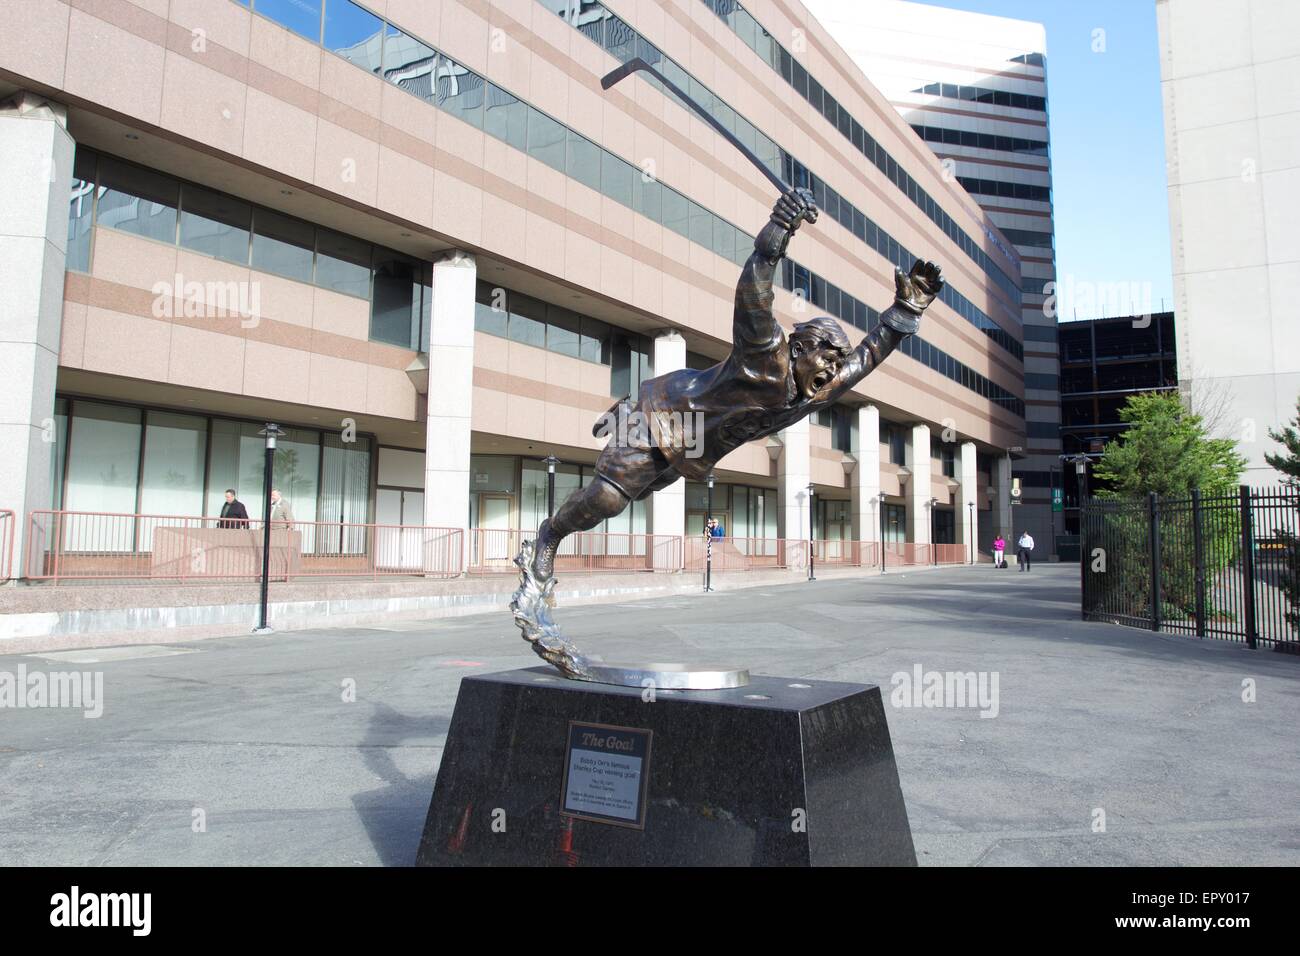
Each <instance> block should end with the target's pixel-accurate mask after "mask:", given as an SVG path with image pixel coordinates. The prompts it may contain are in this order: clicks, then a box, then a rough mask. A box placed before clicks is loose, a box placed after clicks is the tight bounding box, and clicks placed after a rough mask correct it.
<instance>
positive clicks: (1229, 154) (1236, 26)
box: [1156, 0, 1300, 485]
mask: <svg viewBox="0 0 1300 956" xmlns="http://www.w3.org/2000/svg"><path fill="white" fill-rule="evenodd" d="M1156 20H1157V24H1158V26H1159V32H1160V77H1161V86H1162V88H1163V93H1164V113H1165V155H1166V159H1167V163H1168V169H1169V224H1170V239H1171V242H1172V247H1173V269H1174V301H1175V302H1176V303H1177V306H1176V311H1177V313H1178V340H1177V341H1178V376H1179V385H1180V387H1181V388H1182V390H1183V392H1184V394H1185V396H1186V397H1187V399H1188V400H1189V401H1190V403H1191V405H1192V407H1193V409H1195V410H1198V411H1204V412H1206V413H1207V414H1208V416H1209V417H1210V418H1211V419H1212V420H1214V421H1215V422H1216V423H1217V424H1218V425H1219V430H1220V433H1221V434H1222V436H1223V437H1231V438H1235V439H1237V442H1238V449H1239V450H1240V451H1241V453H1242V454H1244V455H1245V456H1246V459H1247V465H1246V470H1245V473H1244V475H1243V480H1244V481H1246V482H1247V483H1249V484H1252V485H1271V484H1276V483H1278V482H1279V481H1280V480H1281V475H1279V474H1278V473H1277V472H1276V471H1274V470H1273V469H1272V468H1271V467H1269V465H1268V463H1267V462H1266V461H1265V460H1264V453H1265V452H1267V451H1274V452H1276V451H1278V450H1279V446H1278V445H1277V444H1276V443H1274V442H1273V441H1271V440H1270V439H1269V438H1268V430H1269V428H1276V427H1278V426H1279V425H1281V424H1283V423H1284V422H1286V421H1288V420H1290V419H1291V418H1293V417H1294V416H1295V406H1296V398H1297V396H1300V321H1297V320H1296V314H1295V302H1296V299H1297V297H1300V237H1297V232H1296V228H1295V221H1296V213H1297V211H1300V4H1295V3H1286V2H1278V0H1229V2H1222V3H1220V2H1213V0H1157V3H1156Z"/></svg>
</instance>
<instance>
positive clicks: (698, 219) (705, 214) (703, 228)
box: [687, 199, 713, 249]
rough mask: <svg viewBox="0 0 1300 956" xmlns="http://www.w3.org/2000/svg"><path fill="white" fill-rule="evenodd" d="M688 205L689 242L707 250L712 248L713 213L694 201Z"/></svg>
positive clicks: (689, 201) (690, 201)
mask: <svg viewBox="0 0 1300 956" xmlns="http://www.w3.org/2000/svg"><path fill="white" fill-rule="evenodd" d="M687 202H688V203H689V204H690V217H691V218H690V240H691V242H694V243H698V244H699V245H701V246H703V247H704V248H706V249H708V248H711V247H712V246H713V213H711V212H709V211H708V210H707V209H705V208H704V207H703V206H701V205H700V204H699V203H697V202H695V201H694V200H689V199H688V200H687Z"/></svg>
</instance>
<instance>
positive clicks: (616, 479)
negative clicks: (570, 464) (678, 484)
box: [595, 440, 680, 501]
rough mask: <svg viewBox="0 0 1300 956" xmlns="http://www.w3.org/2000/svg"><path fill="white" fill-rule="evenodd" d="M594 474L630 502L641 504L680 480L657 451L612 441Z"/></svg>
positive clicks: (602, 455)
mask: <svg viewBox="0 0 1300 956" xmlns="http://www.w3.org/2000/svg"><path fill="white" fill-rule="evenodd" d="M595 471H596V477H597V478H600V479H602V480H604V481H606V482H608V483H609V484H611V485H613V486H614V487H615V488H617V489H618V491H619V492H620V493H621V494H622V495H623V497H625V498H627V499H629V500H631V501H642V500H644V499H645V498H648V497H649V496H650V495H652V494H653V493H654V492H656V491H660V490H662V489H664V488H667V487H668V486H669V485H671V484H672V483H673V482H674V481H676V480H677V479H678V478H679V477H680V475H678V474H677V469H675V468H674V467H673V465H672V462H670V461H669V460H668V459H667V458H666V457H664V453H663V452H662V451H660V450H659V449H658V448H655V447H653V446H652V447H648V448H638V447H635V446H631V445H620V444H618V443H617V441H613V440H611V441H610V443H609V444H608V445H606V446H605V450H604V451H602V452H601V453H600V457H599V458H597V459H596V468H595Z"/></svg>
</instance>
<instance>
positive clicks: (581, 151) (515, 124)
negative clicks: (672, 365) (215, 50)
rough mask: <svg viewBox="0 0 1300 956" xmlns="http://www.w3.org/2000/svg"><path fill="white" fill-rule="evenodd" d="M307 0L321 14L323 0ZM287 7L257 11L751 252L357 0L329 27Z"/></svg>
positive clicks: (668, 219)
mask: <svg viewBox="0 0 1300 956" xmlns="http://www.w3.org/2000/svg"><path fill="white" fill-rule="evenodd" d="M295 2H296V0H295ZM301 6H302V7H303V8H307V7H310V8H311V9H313V10H316V11H317V12H318V13H319V11H320V9H321V6H322V3H321V0H314V2H313V3H304V4H302V5H301ZM283 9H284V7H283V6H282V5H281V4H279V3H276V4H273V5H270V6H268V0H253V10H254V12H256V13H261V14H264V15H266V16H268V17H271V18H272V19H276V20H277V22H281V23H283V24H284V25H285V26H288V27H289V28H290V29H294V30H296V32H298V33H301V34H302V35H303V36H305V37H308V38H309V39H312V40H314V41H315V42H317V43H321V42H322V39H321V38H322V36H323V37H324V40H323V43H324V46H325V47H326V48H327V49H329V50H330V51H331V52H334V53H336V54H338V55H339V56H341V57H343V58H344V59H346V60H348V61H350V62H352V63H354V64H356V65H357V66H359V67H361V68H362V69H364V70H367V71H368V72H371V73H374V74H375V75H376V76H379V77H381V78H382V79H384V80H386V81H388V82H390V83H392V84H394V85H395V86H398V87H400V88H401V89H403V90H405V91H406V92H408V93H410V94H412V95H413V96H417V97H419V98H420V99H422V100H424V101H425V102H427V103H430V104H431V105H433V106H436V107H437V108H438V109H440V110H442V111H444V112H446V113H450V114H451V115H453V116H455V117H457V118H458V119H460V120H463V121H464V122H466V123H469V124H470V125H472V126H474V127H475V128H477V129H481V130H483V132H485V133H487V134H489V135H491V136H493V137H495V138H496V139H499V140H501V141H502V142H504V143H507V144H508V145H510V146H512V147H514V148H515V149H518V150H520V151H521V152H526V153H528V155H530V156H532V157H533V158H535V159H537V160H539V161H540V162H543V163H545V164H546V165H547V166H550V167H551V168H552V169H554V170H556V171H558V172H561V173H564V174H565V175H566V176H568V177H570V178H571V179H575V180H577V181H578V182H580V183H582V184H583V185H585V186H588V187H589V188H591V189H594V190H596V191H597V192H600V193H603V194H604V195H606V196H608V197H609V198H611V199H613V200H614V201H616V202H618V203H620V204H621V205H624V206H627V207H628V208H630V209H633V210H635V211H636V212H639V213H641V214H642V215H644V216H646V217H647V218H649V219H652V220H654V221H655V222H657V223H660V224H661V225H663V226H665V227H666V228H668V229H671V230H672V231H673V232H675V233H677V234H678V235H680V236H682V237H684V238H687V239H690V240H691V241H692V242H696V243H698V244H700V245H702V246H704V247H705V248H706V249H711V250H712V251H713V252H715V253H717V254H718V255H720V256H722V257H723V258H725V259H729V260H731V261H733V262H735V263H736V264H737V265H743V264H744V262H745V260H746V259H748V258H749V253H750V251H751V249H752V246H753V242H754V239H753V236H750V235H749V234H748V233H745V232H743V231H742V230H740V229H737V228H736V227H735V226H733V225H732V224H731V223H729V222H727V221H726V220H724V219H721V218H720V217H718V216H716V215H714V214H713V213H711V212H710V211H709V210H707V209H705V208H704V207H703V206H701V205H700V204H699V203H696V202H694V201H692V200H690V199H688V198H686V196H684V195H683V194H681V193H680V192H678V191H677V190H675V189H672V188H671V187H668V186H665V185H664V184H663V183H661V182H659V181H658V180H657V179H655V178H654V177H653V176H651V175H648V174H646V173H643V171H642V170H641V169H639V168H637V167H634V166H633V165H632V164H630V163H628V162H626V161H625V160H623V159H621V158H620V157H618V156H616V155H614V154H613V153H611V152H609V151H608V150H606V149H603V148H602V147H600V146H598V145H597V144H596V143H593V142H592V141H591V140H589V139H587V138H586V137H585V136H583V135H581V134H580V133H578V132H576V131H574V130H572V129H569V128H568V127H567V126H565V125H564V124H562V123H560V122H558V121H556V120H555V119H552V118H551V117H550V116H548V115H547V114H545V113H543V112H542V111H540V110H538V109H536V108H535V107H533V106H531V105H529V104H528V103H525V102H524V101H523V100H520V99H519V98H518V97H516V96H514V95H513V94H512V93H510V92H509V91H507V90H504V89H502V88H501V87H499V86H497V85H496V84H495V83H492V82H491V81H489V80H487V79H486V78H485V77H482V76H480V75H478V74H477V73H475V72H474V71H472V70H470V69H468V68H467V67H465V66H463V65H461V64H460V63H457V62H456V61H455V60H453V59H452V58H451V57H449V56H447V55H446V54H445V53H441V52H439V51H438V50H435V49H434V48H433V47H431V46H429V45H428V44H426V43H424V42H423V41H422V40H420V39H418V38H416V37H414V36H411V35H410V34H408V33H405V32H403V31H402V30H400V29H398V28H397V27H396V26H394V25H393V24H391V23H387V22H386V21H384V20H382V19H381V18H379V17H377V16H375V15H374V14H372V13H370V12H369V11H367V10H365V9H363V8H362V7H360V6H358V5H357V4H355V3H353V2H352V0H325V2H324V18H323V23H324V26H323V27H320V26H319V25H318V21H319V20H320V18H319V17H317V18H316V19H311V18H310V17H308V18H307V19H306V20H304V19H303V17H302V16H299V14H304V12H305V11H304V9H299V8H298V7H297V6H295V7H294V8H293V9H294V10H295V11H296V12H295V14H294V16H293V17H291V18H290V19H289V20H288V21H285V20H281V19H280V17H279V16H278V14H279V13H280V12H282V10H283ZM602 9H603V8H602ZM625 59H626V57H625Z"/></svg>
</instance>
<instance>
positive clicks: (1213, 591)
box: [1081, 485, 1300, 653]
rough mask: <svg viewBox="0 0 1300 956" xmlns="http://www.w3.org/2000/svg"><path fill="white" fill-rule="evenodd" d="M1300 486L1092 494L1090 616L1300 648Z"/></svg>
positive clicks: (1087, 564)
mask: <svg viewBox="0 0 1300 956" xmlns="http://www.w3.org/2000/svg"><path fill="white" fill-rule="evenodd" d="M1298 518H1300V489H1297V488H1292V487H1281V488H1250V487H1247V486H1245V485H1242V486H1241V488H1239V489H1238V490H1237V492H1235V493H1233V494H1222V495H1203V494H1201V493H1199V492H1195V491H1194V492H1192V493H1191V494H1190V495H1188V496H1186V497H1172V498H1161V497H1158V496H1156V495H1154V494H1152V495H1149V496H1148V497H1147V498H1145V499H1137V500H1132V499H1129V500H1108V499H1100V498H1092V499H1089V500H1088V501H1087V502H1086V503H1085V505H1084V507H1083V521H1082V524H1083V554H1082V566H1081V572H1082V577H1083V617H1084V620H1088V621H1111V622H1113V623H1116V624H1127V625H1129V626H1131V627H1143V628H1148V629H1150V630H1153V631H1171V632H1174V633H1183V634H1194V635H1196V636H1197V637H1215V638H1221V639H1224V640H1230V641H1244V642H1245V643H1246V644H1247V645H1249V646H1250V647H1257V646H1263V647H1266V648H1272V649H1274V650H1280V651H1289V652H1291V653H1300V608H1298V607H1297V606H1296V605H1295V604H1294V603H1293V601H1292V599H1291V597H1290V595H1293V594H1294V593H1295V588H1294V573H1295V572H1294V570H1292V569H1294V568H1296V566H1297V558H1300V544H1297V540H1296V533H1297V519H1298Z"/></svg>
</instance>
